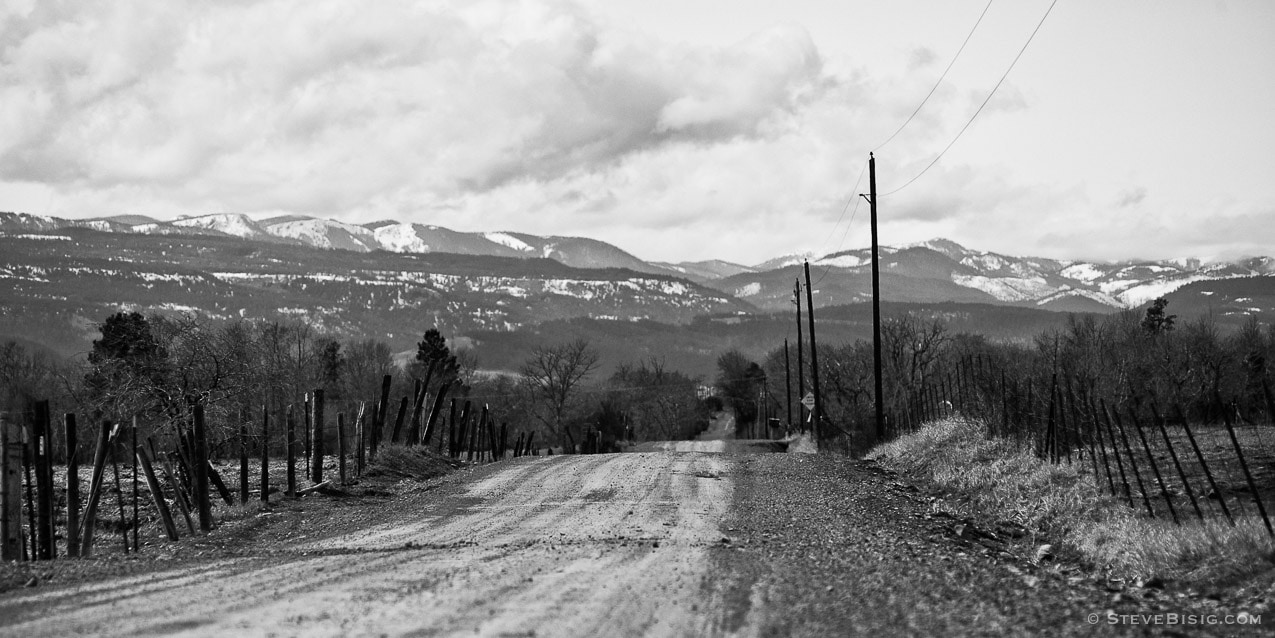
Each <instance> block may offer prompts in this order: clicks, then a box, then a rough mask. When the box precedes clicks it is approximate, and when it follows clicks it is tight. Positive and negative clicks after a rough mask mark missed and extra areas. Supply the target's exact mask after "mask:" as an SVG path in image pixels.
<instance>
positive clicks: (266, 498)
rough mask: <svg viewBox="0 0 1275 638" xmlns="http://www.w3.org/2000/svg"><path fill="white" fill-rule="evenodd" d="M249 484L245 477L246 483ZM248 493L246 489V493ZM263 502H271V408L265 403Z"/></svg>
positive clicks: (262, 435) (262, 423) (262, 441)
mask: <svg viewBox="0 0 1275 638" xmlns="http://www.w3.org/2000/svg"><path fill="white" fill-rule="evenodd" d="M245 458H246V457H245ZM247 484H248V482H247V479H245V480H244V485H247ZM245 489H246V488H245ZM247 494H248V493H247V492H246V491H245V492H244V495H245V496H247ZM261 502H262V503H269V502H270V408H269V407H268V406H266V405H265V404H264V403H263V404H262V405H261Z"/></svg>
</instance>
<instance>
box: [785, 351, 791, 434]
mask: <svg viewBox="0 0 1275 638" xmlns="http://www.w3.org/2000/svg"><path fill="white" fill-rule="evenodd" d="M784 397H785V398H787V400H788V418H787V419H786V420H785V421H784V425H786V426H787V428H788V429H789V430H791V429H792V369H791V367H790V366H789V364H788V340H787V339H784ZM785 434H787V433H786V432H785Z"/></svg>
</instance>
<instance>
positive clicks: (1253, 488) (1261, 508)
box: [1222, 410, 1275, 537]
mask: <svg viewBox="0 0 1275 638" xmlns="http://www.w3.org/2000/svg"><path fill="white" fill-rule="evenodd" d="M1222 423H1224V424H1226V433H1227V434H1229V435H1231V445H1234V446H1235V458H1237V459H1239V461H1240V469H1241V470H1244V480H1245V481H1248V490H1249V493H1251V494H1252V495H1253V501H1254V502H1256V503H1257V511H1258V513H1260V514H1261V515H1262V522H1263V523H1265V524H1266V533H1268V534H1270V535H1271V537H1275V528H1272V527H1271V519H1270V517H1269V516H1267V515H1266V506H1265V505H1263V504H1262V495H1261V494H1260V493H1258V491H1257V484H1256V483H1254V482H1253V474H1252V473H1250V472H1249V471H1248V463H1247V462H1246V461H1245V460H1244V452H1243V451H1242V450H1240V440H1239V439H1237V438H1236V437H1235V428H1232V427H1231V413H1230V412H1228V411H1226V410H1223V411H1222Z"/></svg>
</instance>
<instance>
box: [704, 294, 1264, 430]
mask: <svg viewBox="0 0 1275 638" xmlns="http://www.w3.org/2000/svg"><path fill="white" fill-rule="evenodd" d="M1167 306H1168V302H1167V301H1166V300H1164V299H1158V300H1156V301H1155V302H1153V303H1152V305H1151V306H1150V307H1149V308H1147V309H1146V310H1145V311H1143V312H1138V311H1133V310H1128V311H1123V312H1119V313H1115V314H1112V315H1108V316H1105V317H1096V316H1093V315H1072V316H1070V317H1069V318H1068V321H1067V322H1066V324H1065V325H1064V326H1062V327H1060V328H1054V329H1050V330H1046V331H1043V332H1041V333H1039V334H1037V335H1036V336H1035V337H1034V338H1032V339H1030V340H1026V341H992V340H989V339H987V338H986V337H984V336H981V335H977V334H971V333H968V332H955V331H953V330H951V329H950V328H949V327H948V326H947V324H946V323H945V322H944V321H943V320H941V319H937V318H935V319H924V318H922V317H920V316H918V315H915V314H911V313H902V314H898V315H895V316H892V317H887V318H885V319H884V320H883V322H882V324H883V325H882V328H881V343H882V376H883V386H884V388H883V395H884V396H883V401H884V406H885V412H886V414H887V415H888V417H892V418H894V419H896V420H897V419H899V418H901V415H902V414H903V413H904V412H905V411H906V410H908V409H909V408H910V406H911V405H913V404H914V403H915V400H916V397H917V395H918V393H919V392H921V391H923V389H924V388H926V387H927V386H931V385H932V384H935V383H939V382H941V381H942V380H943V379H945V378H952V377H954V376H955V375H957V374H958V369H959V370H963V371H965V373H966V374H969V371H970V370H975V371H979V370H982V371H985V374H995V375H996V376H998V377H999V376H1000V375H1001V374H1003V375H1005V376H1006V377H1007V378H1008V379H1009V380H1010V381H1011V382H1015V383H1020V384H1026V383H1028V382H1029V381H1033V380H1034V382H1035V387H1036V388H1038V389H1039V390H1040V391H1039V393H1038V395H1037V400H1039V401H1047V400H1048V399H1047V394H1048V388H1049V384H1050V383H1051V380H1052V379H1059V380H1063V379H1065V380H1066V382H1067V383H1071V384H1075V385H1076V386H1077V387H1076V391H1077V392H1080V391H1084V392H1085V393H1086V394H1087V395H1089V396H1092V397H1094V398H1095V399H1101V400H1103V401H1105V402H1106V403H1107V404H1108V405H1110V406H1112V407H1113V409H1121V410H1123V409H1126V408H1127V407H1128V406H1136V405H1137V404H1140V403H1147V402H1150V401H1156V400H1158V401H1160V402H1162V403H1165V404H1167V403H1169V402H1172V403H1175V404H1179V405H1181V406H1182V407H1183V408H1184V410H1185V412H1186V415H1185V416H1186V418H1189V419H1191V420H1192V421H1193V422H1220V421H1221V419H1222V418H1223V417H1224V416H1231V417H1235V418H1238V419H1239V420H1241V421H1248V422H1259V421H1262V420H1265V421H1270V420H1272V419H1275V414H1272V413H1273V412H1275V397H1273V396H1272V385H1275V383H1273V382H1272V366H1273V365H1275V326H1272V325H1268V324H1263V323H1262V322H1260V321H1259V320H1258V319H1257V318H1256V317H1251V318H1250V319H1249V320H1248V321H1247V323H1245V324H1243V325H1242V326H1241V327H1240V328H1239V329H1237V330H1232V331H1223V330H1222V329H1221V328H1220V327H1219V326H1218V324H1217V322H1216V321H1214V320H1213V318H1211V317H1208V316H1202V317H1198V318H1194V319H1192V320H1189V321H1179V319H1178V317H1176V316H1175V315H1172V314H1169V313H1168V309H1167ZM795 356H796V355H795V352H794V351H793V350H792V349H791V348H790V349H789V351H788V352H785V349H784V348H783V347H779V348H776V349H773V350H771V351H770V352H768V353H767V354H766V356H765V357H763V359H762V361H761V362H760V363H756V364H755V363H753V362H751V361H748V360H747V358H746V357H743V355H740V354H739V353H737V352H734V353H728V354H727V355H723V357H722V358H720V359H719V361H718V369H719V380H718V387H719V390H720V391H722V392H723V394H724V395H725V397H726V398H727V400H728V401H732V402H734V403H736V404H737V405H738V406H739V409H738V411H737V414H740V415H742V416H743V417H748V418H759V417H762V416H765V415H767V414H768V415H770V416H776V415H778V416H783V415H784V414H785V413H786V412H787V410H788V397H789V396H791V397H793V398H792V405H793V406H795V407H794V409H793V411H794V420H799V419H800V420H805V419H808V418H809V415H808V413H807V412H805V411H804V410H803V409H802V408H800V407H799V406H798V405H797V401H799V400H800V397H796V396H795V394H796V386H797V375H798V374H803V375H805V376H804V380H805V384H806V387H807V388H809V387H811V374H810V372H811V371H810V369H809V358H808V357H807V359H806V368H805V369H804V370H798V369H797V366H796V358H795ZM786 360H787V362H786ZM818 360H819V377H820V384H821V391H822V395H823V396H822V399H823V411H824V420H825V422H826V423H827V424H828V426H829V431H830V432H831V433H832V434H833V435H835V436H836V437H840V438H843V439H845V440H846V441H847V442H848V443H851V442H852V443H853V444H852V445H851V447H853V448H854V449H859V450H862V449H864V446H865V445H869V444H871V442H872V441H871V436H870V433H871V432H872V427H873V425H874V421H875V404H874V401H875V397H874V396H873V394H874V393H873V389H872V388H873V354H872V344H871V342H869V341H866V340H858V341H855V342H852V343H841V344H831V345H823V344H820V345H819V353H818ZM753 366H756V368H754V367H753ZM992 371H995V372H992ZM982 382H985V383H995V382H999V378H998V379H990V378H989V379H984V380H982ZM1059 382H1060V383H1061V381H1059ZM759 396H763V397H766V398H765V400H764V401H763V402H758V400H757V399H758V397H759ZM750 403H751V405H752V406H757V405H761V406H762V407H761V409H764V410H765V411H766V412H765V414H760V413H759V412H758V408H756V407H750V405H749V404H750ZM1224 413H1225V414H1224Z"/></svg>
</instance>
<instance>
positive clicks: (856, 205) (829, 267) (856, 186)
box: [813, 163, 868, 286]
mask: <svg viewBox="0 0 1275 638" xmlns="http://www.w3.org/2000/svg"><path fill="white" fill-rule="evenodd" d="M863 168H864V170H867V168H868V165H867V164H866V163H865V164H864V165H863ZM863 172H864V171H862V170H861V171H859V179H858V180H856V181H855V183H854V189H853V191H854V192H858V190H859V184H860V183H862V182H863ZM861 203H863V198H861V197H858V196H856V197H855V198H854V211H853V212H851V213H850V221H848V222H846V232H844V233H842V234H841V241H840V242H837V249H836V250H834V251H832V252H831V253H829V254H833V255H835V254H836V253H837V252H838V251H840V250H841V247H842V246H844V245H845V243H846V237H849V236H850V227H851V226H852V225H854V218H855V217H857V216H858V215H859V204H861ZM849 205H850V202H846V206H847V207H848V206H849ZM842 212H843V213H844V211H842ZM833 230H836V226H833ZM831 270H832V262H828V264H827V265H826V266H824V269H823V273H821V274H820V275H819V278H818V279H816V280H815V283H814V284H813V285H815V286H818V285H819V282H821V281H823V278H824V277H827V276H828V272H829V271H831Z"/></svg>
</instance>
